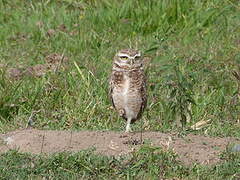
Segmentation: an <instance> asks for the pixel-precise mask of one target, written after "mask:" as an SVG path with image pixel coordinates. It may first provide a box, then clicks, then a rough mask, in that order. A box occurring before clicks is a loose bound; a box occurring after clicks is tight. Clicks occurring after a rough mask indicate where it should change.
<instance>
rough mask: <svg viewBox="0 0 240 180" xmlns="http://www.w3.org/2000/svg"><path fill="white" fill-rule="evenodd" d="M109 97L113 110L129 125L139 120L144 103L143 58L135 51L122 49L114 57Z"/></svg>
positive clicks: (127, 129)
mask: <svg viewBox="0 0 240 180" xmlns="http://www.w3.org/2000/svg"><path fill="white" fill-rule="evenodd" d="M109 84H110V93H109V94H110V97H111V100H112V103H113V106H114V108H115V109H116V111H117V112H118V113H119V115H120V116H121V117H123V118H124V119H125V120H127V125H126V132H129V131H131V128H130V124H131V123H133V122H135V121H136V120H137V119H139V118H140V116H141V114H142V112H143V110H144V108H145V106H146V103H147V94H146V78H145V74H144V69H143V58H142V57H141V54H140V52H139V51H137V50H133V49H123V50H120V51H119V52H118V53H117V54H116V55H115V57H114V60H113V68H112V74H111V78H110V83H109Z"/></svg>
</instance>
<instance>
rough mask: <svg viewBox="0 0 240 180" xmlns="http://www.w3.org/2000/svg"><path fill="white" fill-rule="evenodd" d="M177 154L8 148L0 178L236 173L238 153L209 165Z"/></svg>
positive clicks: (0, 166) (206, 176) (154, 149)
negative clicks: (51, 152) (38, 151)
mask: <svg viewBox="0 0 240 180" xmlns="http://www.w3.org/2000/svg"><path fill="white" fill-rule="evenodd" d="M176 158H177V156H176V155H175V154H174V153H172V152H165V151H163V150H162V149H160V148H157V147H151V146H147V145H145V146H143V147H141V148H140V149H139V150H138V151H134V152H133V153H131V154H130V155H128V156H122V157H120V158H114V157H105V156H100V155H96V154H94V151H93V150H87V151H81V152H78V153H74V154H69V153H57V154H54V155H51V156H46V155H38V156H33V155H30V154H23V153H19V152H17V151H9V152H7V153H5V154H1V155H0V173H1V179H12V178H19V179H29V178H51V179H59V178H60V179H63V178H64V179H71V178H87V179H99V178H101V179H105V178H106V179H108V178H111V179H119V178H120V179H137V178H144V179H146V178H147V179H149V178H150V179H158V178H186V179H231V178H233V179H234V178H238V177H239V175H240V174H239V173H240V171H239V168H240V166H239V162H240V157H239V154H232V153H225V154H223V155H222V163H220V164H218V165H213V166H201V165H197V164H196V165H194V166H191V167H186V166H183V165H181V164H180V163H179V162H178V161H177V160H176Z"/></svg>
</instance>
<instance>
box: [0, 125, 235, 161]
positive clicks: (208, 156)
mask: <svg viewBox="0 0 240 180" xmlns="http://www.w3.org/2000/svg"><path fill="white" fill-rule="evenodd" d="M140 135H141V134H140V132H138V133H130V134H126V133H121V132H113V131H105V132H104V131H72V132H71V131H43V130H36V129H26V130H17V131H14V132H9V133H6V134H0V139H1V141H0V153H3V152H6V151H8V150H9V149H18V150H19V151H20V152H28V153H33V154H40V153H43V154H44V153H47V154H48V153H55V152H62V151H70V152H77V151H80V150H84V149H88V148H92V147H94V148H96V153H100V154H103V155H107V156H112V155H113V156H119V155H124V154H128V153H129V152H131V151H134V150H136V149H137V148H138V147H139V146H140V144H141V143H140V142H141V140H140V139H141V138H140V137H141V136H140ZM142 139H143V140H144V141H145V142H146V141H147V142H150V143H151V144H152V145H154V146H161V147H163V148H164V149H166V150H169V149H171V150H173V151H174V152H176V153H177V154H178V155H179V160H180V161H182V162H183V163H184V164H186V165H190V164H193V163H195V162H197V163H200V164H214V163H217V162H219V161H220V159H219V154H220V153H221V152H223V151H224V150H225V149H226V146H227V144H228V143H233V142H237V143H239V141H238V140H237V139H235V138H212V137H204V136H198V135H191V134H189V135H187V136H185V137H184V138H179V137H177V136H176V135H173V134H164V133H160V132H143V134H142Z"/></svg>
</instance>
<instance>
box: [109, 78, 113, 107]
mask: <svg viewBox="0 0 240 180" xmlns="http://www.w3.org/2000/svg"><path fill="white" fill-rule="evenodd" d="M113 87H114V85H113V79H112V76H110V78H109V89H108V97H109V99H110V100H111V102H112V105H113V107H114V108H115V105H114V102H113V98H112V92H113Z"/></svg>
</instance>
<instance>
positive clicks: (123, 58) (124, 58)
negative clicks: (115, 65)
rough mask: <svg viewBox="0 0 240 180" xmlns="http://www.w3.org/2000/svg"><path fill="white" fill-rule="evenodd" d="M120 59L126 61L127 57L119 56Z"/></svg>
mask: <svg viewBox="0 0 240 180" xmlns="http://www.w3.org/2000/svg"><path fill="white" fill-rule="evenodd" d="M120 58H121V59H122V60H127V59H128V57H127V56H120Z"/></svg>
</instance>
